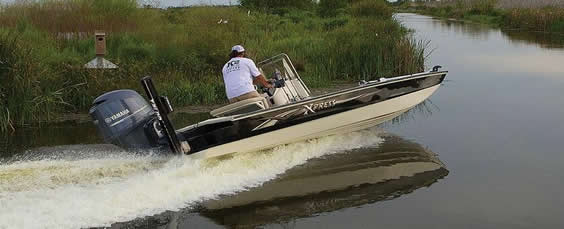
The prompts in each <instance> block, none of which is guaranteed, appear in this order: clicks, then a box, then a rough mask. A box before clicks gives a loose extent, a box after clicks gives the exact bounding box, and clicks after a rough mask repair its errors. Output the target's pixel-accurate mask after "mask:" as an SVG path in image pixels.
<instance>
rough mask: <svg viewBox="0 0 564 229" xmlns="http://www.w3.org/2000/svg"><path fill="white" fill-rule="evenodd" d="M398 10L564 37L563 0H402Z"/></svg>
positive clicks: (396, 5) (397, 5) (397, 6)
mask: <svg viewBox="0 0 564 229" xmlns="http://www.w3.org/2000/svg"><path fill="white" fill-rule="evenodd" d="M394 6H395V8H396V10H400V11H403V12H412V13H420V14H425V15H431V16H436V17H441V18H454V19H460V20H466V21H472V22H478V23H482V24H489V25H494V26H498V27H501V28H503V29H508V30H521V31H531V32H533V31H534V32H547V33H558V34H564V1H561V0H535V1H530V0H442V1H438V2H437V1H433V2H410V1H407V0H399V1H398V2H396V3H395V4H394Z"/></svg>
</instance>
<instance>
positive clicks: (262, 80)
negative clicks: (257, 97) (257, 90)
mask: <svg viewBox="0 0 564 229" xmlns="http://www.w3.org/2000/svg"><path fill="white" fill-rule="evenodd" d="M254 83H255V84H260V85H262V86H263V87H265V88H273V87H274V85H273V84H272V83H270V82H268V80H266V78H265V77H264V76H263V75H259V76H257V77H255V80H254Z"/></svg>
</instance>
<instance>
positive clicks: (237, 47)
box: [231, 45, 245, 52]
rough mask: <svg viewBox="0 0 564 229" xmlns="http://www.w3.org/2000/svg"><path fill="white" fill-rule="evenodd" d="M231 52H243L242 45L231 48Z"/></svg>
mask: <svg viewBox="0 0 564 229" xmlns="http://www.w3.org/2000/svg"><path fill="white" fill-rule="evenodd" d="M231 51H237V52H244V51H245V48H243V46H242V45H235V46H233V47H232V48H231Z"/></svg>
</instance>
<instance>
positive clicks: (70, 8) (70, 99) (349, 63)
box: [0, 0, 425, 131]
mask: <svg viewBox="0 0 564 229" xmlns="http://www.w3.org/2000/svg"><path fill="white" fill-rule="evenodd" d="M265 2H266V3H267V2H270V1H264V2H263V1H243V3H244V4H243V5H244V6H246V7H253V8H259V9H262V8H264V7H267V8H268V9H267V11H266V12H268V13H263V12H261V11H259V12H255V11H253V12H252V13H251V14H248V13H247V12H248V9H243V8H239V7H192V8H184V9H167V10H160V9H149V8H137V7H136V4H135V1H128V0H127V1H119V0H102V1H86V0H62V1H46V2H41V3H26V4H19V5H13V6H7V7H5V8H3V9H2V10H3V11H2V14H0V26H1V27H0V28H1V29H0V77H1V79H0V80H1V81H2V84H0V123H1V124H0V131H6V130H9V129H11V128H12V127H17V126H22V125H27V124H31V123H37V122H42V121H49V120H53V119H56V115H55V114H59V113H61V112H80V113H83V112H86V111H87V109H88V108H89V106H90V105H91V101H92V100H93V99H94V98H96V97H97V96H99V95H100V94H102V93H104V92H107V91H110V90H116V89H123V88H131V89H136V90H141V88H140V86H139V81H138V80H139V78H141V77H142V76H145V75H151V76H153V78H154V80H155V82H156V84H157V87H158V88H160V91H161V93H162V94H166V95H167V96H169V98H170V99H171V102H172V103H173V105H175V106H185V105H191V104H211V103H221V102H224V101H225V94H224V93H225V92H224V88H223V82H222V77H221V67H222V66H223V64H224V63H225V62H226V61H227V60H228V57H227V55H228V54H229V49H230V47H231V46H233V45H234V44H243V45H244V46H245V47H246V48H247V50H248V54H249V55H250V57H251V58H253V59H254V60H256V61H259V60H262V59H264V58H267V57H270V56H273V55H275V54H278V53H281V52H284V53H287V54H289V55H290V57H292V60H293V62H294V64H295V66H296V67H297V69H298V71H299V72H300V74H301V75H302V77H303V78H304V80H305V81H306V82H307V83H308V85H310V86H312V87H315V86H327V85H328V84H330V83H331V82H333V81H343V80H358V79H371V78H379V77H385V76H390V75H399V74H406V73H412V72H416V71H420V70H421V69H422V67H423V52H424V48H425V47H424V45H422V44H419V43H417V42H415V41H413V40H411V39H409V38H408V35H407V33H406V31H405V30H404V29H402V27H401V26H400V25H399V24H398V23H397V22H396V21H394V20H392V18H391V10H390V8H389V7H388V6H387V5H386V4H385V2H384V1H383V0H377V1H376V0H373V1H368V0H361V1H342V2H345V3H347V2H350V3H347V4H349V5H343V4H342V3H341V2H337V1H334V2H333V3H331V1H329V0H328V1H326V2H324V3H323V4H327V5H324V6H323V5H320V6H319V8H316V7H317V5H315V4H313V3H311V2H309V1H307V0H306V1H303V0H302V1H298V0H293V1H280V2H279V1H272V2H273V4H272V5H266V4H265ZM329 3H331V4H336V5H338V6H339V7H341V9H342V10H338V12H337V13H336V14H333V13H326V12H324V13H321V12H323V10H321V8H322V7H328V6H331V4H329ZM326 10H327V9H326ZM320 14H321V15H323V16H326V17H321V16H320ZM124 15H126V16H124ZM98 29H102V30H104V31H106V32H107V35H108V37H107V56H106V58H107V59H109V60H110V61H112V62H114V63H116V64H117V65H118V66H119V68H118V69H111V70H93V69H84V68H83V65H84V64H85V63H87V62H88V61H90V60H91V59H92V58H94V39H93V32H94V30H98ZM8 86H9V87H8Z"/></svg>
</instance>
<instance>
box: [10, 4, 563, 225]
mask: <svg viewBox="0 0 564 229" xmlns="http://www.w3.org/2000/svg"><path fill="white" fill-rule="evenodd" d="M395 17H396V18H397V20H399V21H401V22H402V23H403V24H404V25H405V26H406V27H408V28H410V29H413V31H414V36H416V37H417V38H418V39H422V40H428V41H430V45H429V50H432V52H431V53H430V56H429V58H428V59H427V67H432V66H434V65H442V66H443V69H444V70H448V71H449V74H448V76H447V79H446V81H445V82H444V84H443V85H442V86H441V88H440V89H439V90H438V91H437V92H436V93H435V94H434V95H433V96H432V97H431V98H430V99H429V100H428V101H426V102H425V103H424V104H423V105H421V106H418V107H416V109H413V110H412V111H410V112H408V113H407V114H405V115H403V116H401V117H400V118H398V119H396V120H394V121H391V122H388V123H384V124H382V125H380V126H378V127H375V128H371V129H367V130H363V131H358V132H353V133H348V134H343V135H336V136H329V137H324V138H320V139H316V140H311V141H308V142H300V143H295V144H290V145H285V146H280V147H277V148H275V149H272V150H267V151H263V152H254V153H247V154H241V155H237V156H234V157H227V158H220V159H213V160H205V161H199V160H192V159H190V158H188V157H174V158H169V157H162V156H155V155H153V154H152V152H139V153H138V154H135V155H132V154H130V153H127V152H124V151H122V150H120V149H117V148H115V147H112V146H109V145H105V144H101V143H102V140H101V139H100V138H99V137H97V135H96V130H95V129H94V127H93V126H92V125H91V124H90V123H88V122H84V123H67V124H62V125H54V126H52V125H49V126H44V127H42V128H33V129H31V128H30V129H25V130H23V131H18V132H17V133H16V134H15V135H12V136H8V137H5V138H3V139H2V140H0V228H88V227H111V228H163V229H164V228H257V227H259V228H376V227H382V228H414V227H417V228H511V229H513V228H562V227H564V220H563V219H562V215H564V208H563V206H564V195H563V194H562V190H564V179H563V178H562V174H564V147H563V143H562V141H563V140H564V99H562V98H563V95H562V93H563V92H564V38H563V37H562V36H564V35H562V36H559V35H548V34H540V33H522V32H515V31H502V30H499V29H495V28H491V27H488V26H483V25H478V24H473V23H464V22H459V21H449V20H439V19H433V18H431V17H427V16H421V15H416V14H396V15H395ZM207 117H208V115H207V114H176V115H175V117H173V119H174V123H175V124H177V126H183V125H186V124H189V123H193V122H196V121H198V120H203V119H206V118H207Z"/></svg>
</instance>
